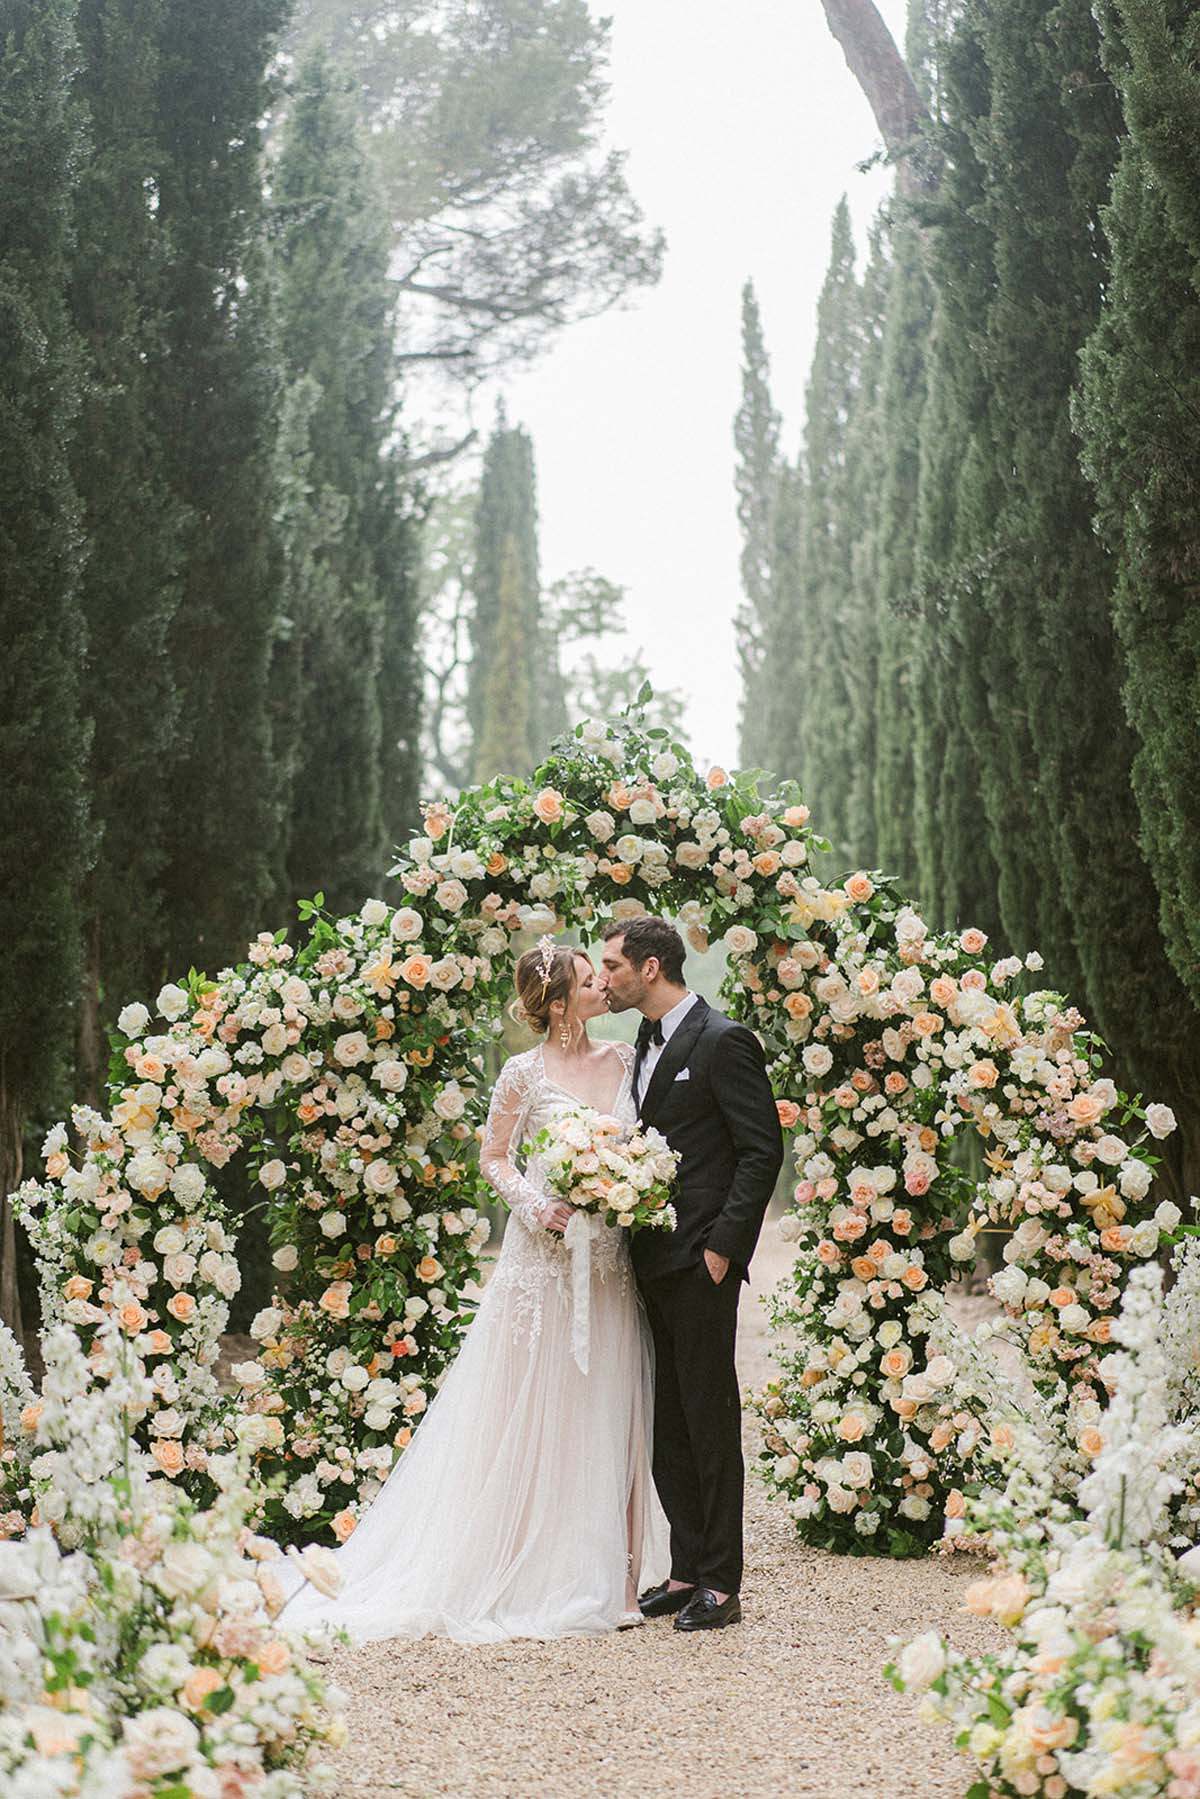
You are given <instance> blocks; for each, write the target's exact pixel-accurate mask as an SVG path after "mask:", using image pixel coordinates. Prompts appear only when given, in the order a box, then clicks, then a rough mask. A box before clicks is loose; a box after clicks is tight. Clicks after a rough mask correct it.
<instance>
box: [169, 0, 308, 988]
mask: <svg viewBox="0 0 1200 1799" xmlns="http://www.w3.org/2000/svg"><path fill="white" fill-rule="evenodd" d="M286 12H287V0H205V4H204V5H203V6H197V5H195V3H194V0H164V12H163V38H162V43H163V52H162V57H161V62H160V74H159V83H158V109H157V135H158V145H159V154H160V157H161V168H162V174H161V184H160V189H159V196H158V198H159V217H160V219H161V221H162V226H163V229H164V230H165V231H166V233H167V234H168V240H169V256H168V257H167V260H166V264H165V269H166V278H165V280H164V283H163V298H162V305H163V310H164V313H165V314H166V317H167V320H168V326H167V330H166V334H165V345H164V348H165V355H164V357H163V363H162V371H161V380H160V383H159V391H160V399H159V406H160V409H161V418H162V454H163V472H164V475H165V477H166V478H167V479H168V480H169V482H170V486H171V490H172V492H173V493H174V494H175V496H176V498H177V499H178V500H179V501H181V502H182V503H183V505H184V506H185V507H186V508H187V513H188V518H189V524H188V527H187V531H186V533H185V539H184V578H183V586H182V593H181V596H180V604H179V607H178V609H177V611H176V614H175V619H174V623H173V625H172V629H171V637H170V648H171V660H172V664H173V667H174V670H175V680H176V684H177V688H178V695H179V718H180V726H179V730H178V733H177V741H176V745H175V755H174V757H173V760H172V771H171V778H172V788H171V794H172V809H171V812H170V815H169V817H168V820H167V831H166V848H167V857H168V859H167V864H166V868H165V870H164V877H163V889H164V895H165V924H166V930H165V941H166V954H165V957H164V972H165V971H166V970H167V969H170V970H171V971H177V970H178V969H179V968H180V967H184V968H186V967H187V966H188V964H189V963H190V962H193V961H194V962H196V963H197V964H199V965H201V966H208V967H209V968H216V967H219V966H220V965H221V964H222V963H223V962H224V961H226V960H227V959H228V958H229V957H230V956H232V955H233V954H235V953H236V952H237V951H238V950H239V948H241V947H242V946H243V945H244V942H245V939H246V936H247V935H248V933H249V932H250V931H252V930H254V929H256V928H258V927H261V926H262V925H263V924H264V923H265V922H269V921H268V920H267V919H266V918H265V917H264V914H265V912H266V908H267V904H268V900H269V897H270V895H271V894H272V892H273V890H274V889H275V886H276V882H277V870H278V860H279V847H280V821H281V814H282V809H283V798H284V796H283V794H282V793H281V791H280V786H279V779H278V774H277V770H276V767H275V762H274V757H273V752H272V744H271V731H270V715H269V700H270V663H271V646H272V641H273V637H274V633H275V628H276V620H277V616H278V613H279V598H280V596H279V567H278V559H277V549H276V539H275V532H274V528H273V523H272V512H273V505H274V493H273V484H272V470H273V465H274V434H275V425H276V420H275V412H276V406H277V398H278V396H277V375H276V366H275V359H274V355H273V350H272V345H271V341H270V335H269V321H268V317H267V284H266V280H265V274H264V267H263V262H264V258H263V246H264V227H263V205H264V202H263V193H262V173H263V171H262V155H261V141H260V139H261V121H262V119H263V117H264V114H265V112H266V109H267V104H268V97H269V90H268V84H267V79H266V70H267V68H268V65H269V63H270V60H271V57H272V55H273V53H274V50H275V47H276V43H277V39H278V33H279V30H280V27H281V25H282V23H283V20H284V17H285V15H286ZM278 910H279V911H282V908H279V909H278ZM278 922H285V919H283V918H280V919H279V920H278Z"/></svg>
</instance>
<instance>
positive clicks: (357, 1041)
mask: <svg viewBox="0 0 1200 1799" xmlns="http://www.w3.org/2000/svg"><path fill="white" fill-rule="evenodd" d="M370 1053H371V1047H370V1045H369V1044H368V1042H367V1039H366V1037H365V1036H364V1035H363V1033H362V1032H361V1031H346V1032H345V1033H344V1034H343V1035H342V1036H341V1037H337V1038H335V1039H334V1044H333V1059H334V1061H335V1062H337V1063H338V1064H339V1065H340V1066H341V1067H342V1068H353V1067H354V1066H355V1065H356V1064H357V1063H359V1062H362V1061H365V1059H366V1058H367V1056H369V1055H370Z"/></svg>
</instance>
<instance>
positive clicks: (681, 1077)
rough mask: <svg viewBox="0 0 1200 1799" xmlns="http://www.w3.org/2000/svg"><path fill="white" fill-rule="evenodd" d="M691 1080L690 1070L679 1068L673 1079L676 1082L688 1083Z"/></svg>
mask: <svg viewBox="0 0 1200 1799" xmlns="http://www.w3.org/2000/svg"><path fill="white" fill-rule="evenodd" d="M691 1078H692V1071H691V1069H690V1068H681V1069H680V1070H679V1073H678V1074H677V1075H676V1076H675V1079H676V1080H677V1081H690V1080H691Z"/></svg>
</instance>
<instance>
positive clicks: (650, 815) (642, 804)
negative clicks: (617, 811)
mask: <svg viewBox="0 0 1200 1799" xmlns="http://www.w3.org/2000/svg"><path fill="white" fill-rule="evenodd" d="M657 817H658V809H657V807H656V806H655V804H654V801H653V800H634V802H633V804H632V806H630V808H629V822H630V824H631V825H652V824H653V823H654V821H655V820H656V819H657Z"/></svg>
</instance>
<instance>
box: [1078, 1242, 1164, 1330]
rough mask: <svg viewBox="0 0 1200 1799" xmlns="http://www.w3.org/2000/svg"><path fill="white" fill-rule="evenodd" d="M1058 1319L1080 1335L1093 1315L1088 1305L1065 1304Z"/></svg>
mask: <svg viewBox="0 0 1200 1799" xmlns="http://www.w3.org/2000/svg"><path fill="white" fill-rule="evenodd" d="M1154 1240H1155V1242H1156V1243H1157V1241H1158V1232H1157V1231H1155V1233H1154ZM1058 1321H1059V1323H1060V1324H1061V1325H1062V1327H1063V1329H1064V1330H1065V1331H1074V1332H1075V1334H1076V1335H1078V1333H1079V1332H1080V1331H1085V1330H1086V1329H1087V1327H1088V1325H1089V1324H1090V1323H1091V1321H1092V1315H1091V1313H1090V1312H1089V1311H1088V1309H1087V1307H1086V1306H1081V1305H1070V1306H1064V1307H1063V1309H1062V1311H1061V1312H1060V1313H1059V1314H1058Z"/></svg>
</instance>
